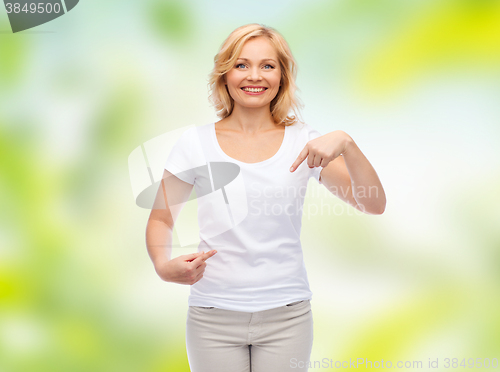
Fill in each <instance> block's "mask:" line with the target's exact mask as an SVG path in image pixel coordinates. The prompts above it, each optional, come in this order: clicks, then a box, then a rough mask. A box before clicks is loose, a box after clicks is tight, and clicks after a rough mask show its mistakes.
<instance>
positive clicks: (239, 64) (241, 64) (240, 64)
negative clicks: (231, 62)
mask: <svg viewBox="0 0 500 372" xmlns="http://www.w3.org/2000/svg"><path fill="white" fill-rule="evenodd" d="M238 66H245V65H244V64H243V63H238V64H237V65H236V66H235V67H236V68H238Z"/></svg>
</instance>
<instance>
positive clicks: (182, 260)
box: [146, 169, 216, 285]
mask: <svg viewBox="0 0 500 372" xmlns="http://www.w3.org/2000/svg"><path fill="white" fill-rule="evenodd" d="M192 189H193V185H191V184H190V183H187V182H184V181H182V180H180V179H179V178H177V177H175V176H173V175H172V173H170V172H169V171H167V170H166V169H165V170H164V173H163V178H162V182H161V183H160V186H159V187H158V192H157V194H156V198H155V201H154V204H153V206H152V208H151V214H150V215H149V219H148V223H147V227H146V246H147V250H148V254H149V257H150V258H151V260H152V261H153V265H154V268H155V270H156V273H157V274H158V276H159V277H160V278H161V279H162V280H164V281H166V282H174V283H179V284H190V285H191V284H194V283H196V282H197V281H198V280H200V279H201V278H202V277H203V272H204V271H205V267H206V265H207V264H206V262H205V260H206V259H208V258H210V257H212V256H213V255H214V254H215V253H216V251H210V252H207V253H203V252H201V253H192V254H188V255H182V256H179V257H176V258H174V259H170V257H171V252H172V236H173V229H174V224H175V220H176V219H177V216H178V215H179V213H180V211H181V209H182V207H183V206H184V204H185V203H186V201H187V200H188V198H189V195H191V191H192Z"/></svg>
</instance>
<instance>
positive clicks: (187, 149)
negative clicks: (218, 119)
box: [164, 128, 197, 185]
mask: <svg viewBox="0 0 500 372" xmlns="http://www.w3.org/2000/svg"><path fill="white" fill-rule="evenodd" d="M195 130H196V128H189V129H187V130H186V131H184V133H182V134H181V135H180V136H179V139H178V140H177V142H176V143H175V144H174V146H173V147H172V150H171V151H170V154H169V155H168V158H167V161H166V162H165V165H164V168H165V169H166V170H167V171H169V172H170V173H172V174H173V175H175V176H176V177H177V178H179V179H181V180H182V181H184V182H187V183H189V184H191V185H194V182H195V178H196V177H195V171H194V168H196V165H195V161H194V160H195V159H193V156H194V153H193V147H192V146H193V140H194V137H193V136H195V135H197V134H196V132H195Z"/></svg>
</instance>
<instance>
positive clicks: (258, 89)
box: [242, 88, 264, 93]
mask: <svg viewBox="0 0 500 372" xmlns="http://www.w3.org/2000/svg"><path fill="white" fill-rule="evenodd" d="M242 89H243V90H244V91H246V92H252V93H257V92H262V91H263V90H264V88H242Z"/></svg>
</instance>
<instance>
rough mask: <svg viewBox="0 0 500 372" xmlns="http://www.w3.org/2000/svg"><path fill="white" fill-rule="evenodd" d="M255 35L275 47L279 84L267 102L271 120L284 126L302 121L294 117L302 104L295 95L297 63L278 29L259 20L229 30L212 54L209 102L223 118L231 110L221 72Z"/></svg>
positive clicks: (226, 69) (233, 62) (231, 102)
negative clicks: (276, 91) (269, 103)
mask: <svg viewBox="0 0 500 372" xmlns="http://www.w3.org/2000/svg"><path fill="white" fill-rule="evenodd" d="M256 37H267V38H268V40H269V41H270V42H271V44H272V45H273V46H274V49H275V50H276V53H277V55H278V61H279V64H280V68H281V86H280V88H279V90H278V94H277V95H276V97H274V99H273V100H272V101H271V105H270V110H271V115H272V116H273V119H274V122H275V123H276V124H283V125H292V124H294V123H296V122H297V121H300V122H302V120H300V119H299V118H297V116H298V115H299V108H301V107H303V105H302V103H301V102H300V101H299V100H298V99H297V97H295V91H296V90H297V86H296V85H295V77H296V76H297V64H296V62H295V59H294V58H293V55H292V52H291V51H290V48H289V47H288V44H287V42H286V41H285V39H284V38H283V36H281V34H280V33H278V31H276V30H275V29H273V28H272V27H268V26H264V25H261V24H258V23H252V24H248V25H244V26H241V27H238V28H237V29H236V30H234V31H233V32H231V34H230V35H229V36H228V38H227V39H226V40H225V41H224V42H223V43H222V46H221V47H220V49H219V52H218V53H217V54H216V55H215V57H214V68H213V70H212V72H211V73H210V75H209V79H208V80H209V82H208V86H209V90H210V92H211V93H210V95H209V101H210V102H211V104H212V105H213V106H214V107H215V110H216V114H217V116H218V117H219V118H220V119H224V118H226V117H228V116H229V115H231V113H232V111H233V108H234V100H233V98H232V97H231V95H230V94H229V92H228V91H227V88H226V85H225V82H224V75H225V74H226V73H227V72H228V71H229V70H230V69H231V68H233V67H234V65H235V64H236V60H237V59H238V56H239V55H240V53H241V49H242V48H243V45H244V44H245V42H246V41H248V40H250V39H252V38H256ZM290 111H293V113H294V114H295V115H289V113H290Z"/></svg>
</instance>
